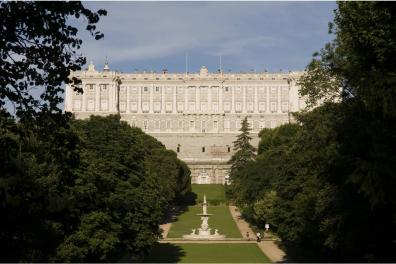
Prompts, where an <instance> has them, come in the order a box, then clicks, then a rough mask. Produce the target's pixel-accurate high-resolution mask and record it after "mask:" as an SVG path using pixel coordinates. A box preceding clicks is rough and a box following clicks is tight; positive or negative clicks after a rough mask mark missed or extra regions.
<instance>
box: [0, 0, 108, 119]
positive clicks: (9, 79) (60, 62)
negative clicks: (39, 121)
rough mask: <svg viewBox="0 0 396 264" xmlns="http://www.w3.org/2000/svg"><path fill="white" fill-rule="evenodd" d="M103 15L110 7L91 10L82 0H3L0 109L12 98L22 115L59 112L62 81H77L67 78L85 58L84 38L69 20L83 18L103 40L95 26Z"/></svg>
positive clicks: (72, 82)
mask: <svg viewBox="0 0 396 264" xmlns="http://www.w3.org/2000/svg"><path fill="white" fill-rule="evenodd" d="M103 15H106V11H105V10H99V11H97V12H92V11H90V10H89V9H87V8H85V7H84V6H83V4H82V3H81V2H77V1H71V2H35V1H26V2H19V1H18V2H17V1H15V2H13V1H5V2H1V4H0V24H1V29H0V39H1V40H2V41H1V42H0V56H1V62H2V63H1V64H0V108H3V107H4V106H5V103H6V102H7V101H8V102H10V103H12V104H14V106H15V108H16V114H17V115H18V116H21V115H27V116H30V115H32V114H34V113H35V112H36V111H41V110H42V111H57V112H58V113H60V112H61V109H59V108H58V104H59V103H61V102H62V101H63V99H62V97H61V93H62V92H63V87H62V84H64V83H70V84H73V85H75V84H77V83H78V80H77V79H69V78H68V76H69V74H70V72H71V71H75V70H80V69H81V67H82V66H83V65H84V64H85V62H86V59H85V57H83V56H81V55H80V54H78V53H77V51H76V50H78V49H79V48H80V47H81V44H82V41H81V39H79V38H78V37H77V31H78V30H77V28H76V27H74V26H72V24H71V23H70V20H71V18H73V19H81V18H82V17H84V18H85V19H84V21H85V22H86V23H87V26H86V29H87V30H88V31H89V32H90V33H91V34H92V35H93V36H95V39H100V38H102V37H103V34H102V33H100V32H99V31H97V30H96V24H97V23H98V21H99V17H100V16H103ZM76 89H77V90H78V91H80V92H82V91H81V89H78V88H77V87H76ZM34 90H36V93H37V94H38V95H39V98H37V97H35V96H34V95H33V94H32V91H34Z"/></svg>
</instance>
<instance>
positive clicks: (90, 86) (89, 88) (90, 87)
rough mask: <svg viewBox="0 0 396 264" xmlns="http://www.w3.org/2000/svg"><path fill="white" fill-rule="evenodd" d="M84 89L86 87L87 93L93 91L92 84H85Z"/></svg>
mask: <svg viewBox="0 0 396 264" xmlns="http://www.w3.org/2000/svg"><path fill="white" fill-rule="evenodd" d="M85 87H87V88H88V90H89V91H93V90H94V84H87V85H86V86H85Z"/></svg>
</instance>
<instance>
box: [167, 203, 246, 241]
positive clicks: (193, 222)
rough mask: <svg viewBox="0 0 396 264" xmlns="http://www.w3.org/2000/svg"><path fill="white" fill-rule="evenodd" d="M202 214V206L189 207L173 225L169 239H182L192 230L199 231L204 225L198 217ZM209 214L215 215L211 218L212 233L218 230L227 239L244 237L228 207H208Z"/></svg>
mask: <svg viewBox="0 0 396 264" xmlns="http://www.w3.org/2000/svg"><path fill="white" fill-rule="evenodd" d="M200 213H202V207H201V206H189V207H187V210H186V211H185V212H184V213H182V214H181V215H179V216H178V218H177V220H176V221H175V222H173V223H172V226H171V228H170V230H169V233H168V238H177V237H180V238H181V237H182V236H183V235H186V234H190V233H191V229H193V228H196V229H198V228H199V227H200V226H201V223H202V221H201V217H200V216H198V215H197V214H200ZM208 213H209V214H214V215H212V216H210V217H209V227H210V228H212V233H214V230H215V229H216V228H217V229H219V233H220V234H224V235H226V237H227V238H240V237H242V236H241V233H240V232H239V229H238V227H237V226H236V223H235V221H234V220H233V219H232V216H231V214H230V211H229V209H228V206H226V205H219V206H208Z"/></svg>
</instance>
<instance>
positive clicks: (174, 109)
mask: <svg viewBox="0 0 396 264" xmlns="http://www.w3.org/2000/svg"><path fill="white" fill-rule="evenodd" d="M176 92H177V86H174V87H173V106H172V113H174V114H176V113H177V109H176Z"/></svg>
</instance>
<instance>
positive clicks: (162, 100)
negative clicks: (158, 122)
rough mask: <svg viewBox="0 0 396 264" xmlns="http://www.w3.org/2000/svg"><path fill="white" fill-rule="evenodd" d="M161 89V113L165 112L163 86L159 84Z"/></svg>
mask: <svg viewBox="0 0 396 264" xmlns="http://www.w3.org/2000/svg"><path fill="white" fill-rule="evenodd" d="M160 89H161V113H165V86H160Z"/></svg>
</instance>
